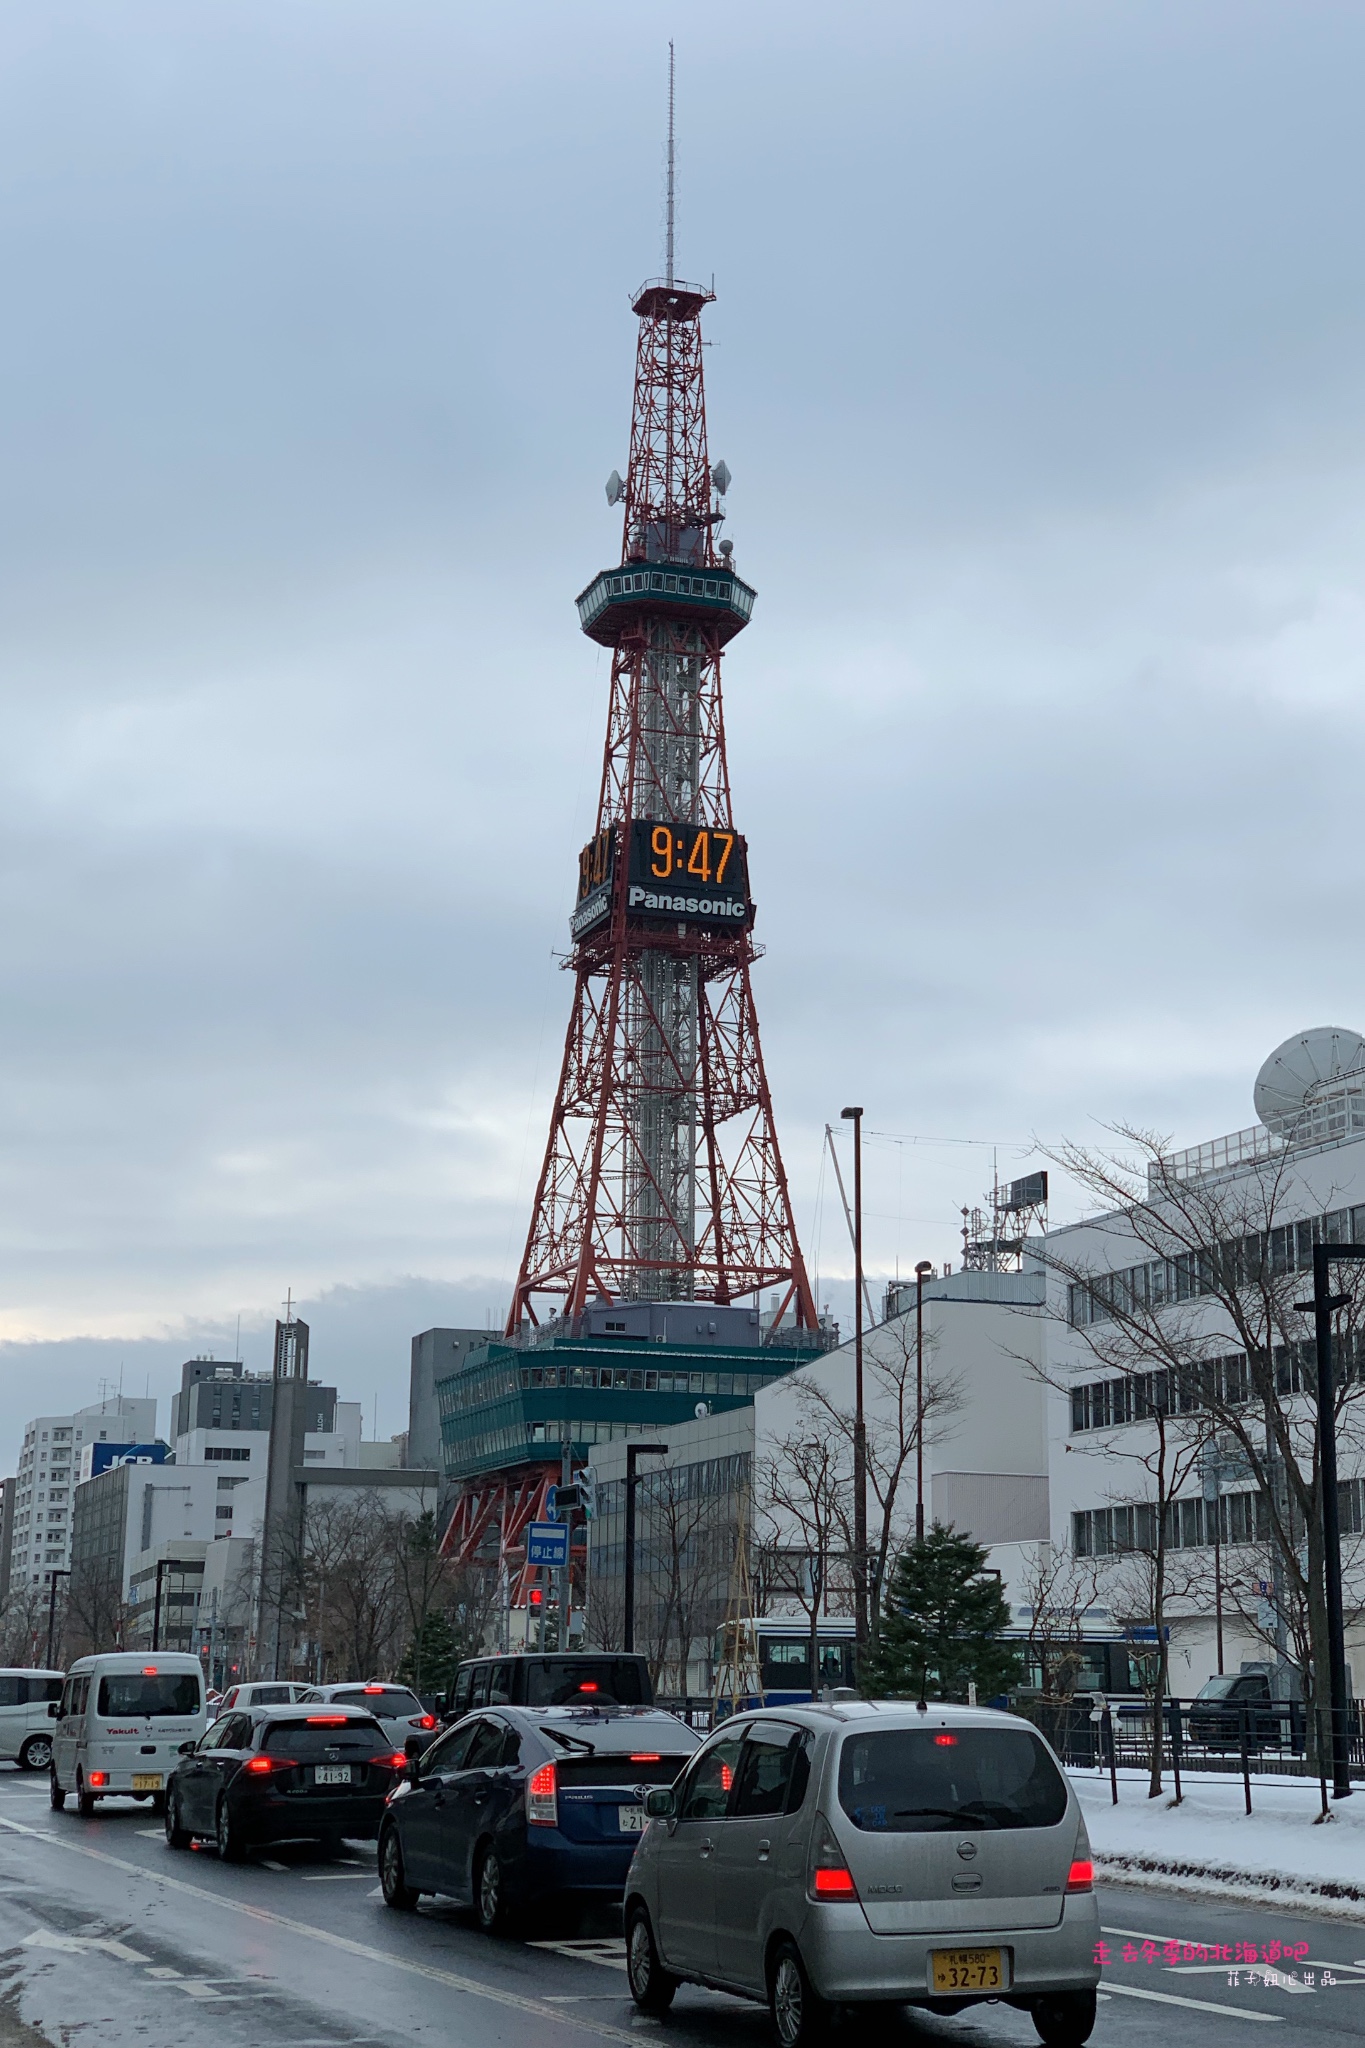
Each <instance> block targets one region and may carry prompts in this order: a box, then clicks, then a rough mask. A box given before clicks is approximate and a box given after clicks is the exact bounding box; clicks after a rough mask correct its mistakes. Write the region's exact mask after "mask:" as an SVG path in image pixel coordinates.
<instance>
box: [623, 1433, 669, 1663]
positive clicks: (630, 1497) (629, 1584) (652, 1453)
mask: <svg viewBox="0 0 1365 2048" xmlns="http://www.w3.org/2000/svg"><path fill="white" fill-rule="evenodd" d="M667 1455H668V1445H667V1444H627V1445H626V1559H625V1564H626V1574H625V1577H626V1585H625V1606H626V1612H625V1623H624V1626H623V1628H622V1630H621V1636H622V1644H621V1647H622V1648H623V1649H626V1650H633V1649H634V1648H635V1488H636V1485H637V1483H638V1474H637V1473H636V1470H635V1463H636V1460H637V1459H638V1458H663V1457H666V1456H667Z"/></svg>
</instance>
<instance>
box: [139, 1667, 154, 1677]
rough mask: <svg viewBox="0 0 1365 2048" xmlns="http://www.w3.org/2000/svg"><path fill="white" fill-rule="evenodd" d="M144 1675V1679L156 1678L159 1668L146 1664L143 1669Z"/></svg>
mask: <svg viewBox="0 0 1365 2048" xmlns="http://www.w3.org/2000/svg"><path fill="white" fill-rule="evenodd" d="M142 1675H143V1677H144V1678H155V1677H156V1675H157V1667H156V1665H155V1664H144V1665H143V1667H142Z"/></svg>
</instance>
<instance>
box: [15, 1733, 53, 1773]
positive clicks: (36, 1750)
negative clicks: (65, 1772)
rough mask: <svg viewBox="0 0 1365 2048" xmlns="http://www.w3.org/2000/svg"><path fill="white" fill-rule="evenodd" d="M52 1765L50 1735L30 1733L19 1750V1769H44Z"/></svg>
mask: <svg viewBox="0 0 1365 2048" xmlns="http://www.w3.org/2000/svg"><path fill="white" fill-rule="evenodd" d="M51 1765H52V1737H51V1736H50V1735H30V1736H29V1738H28V1741H27V1742H26V1743H25V1744H24V1746H23V1748H22V1749H21V1750H20V1752H19V1768H20V1770H21V1771H46V1770H49V1769H50V1768H51Z"/></svg>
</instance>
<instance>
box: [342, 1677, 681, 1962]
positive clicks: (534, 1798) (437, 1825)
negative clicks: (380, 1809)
mask: <svg viewBox="0 0 1365 2048" xmlns="http://www.w3.org/2000/svg"><path fill="white" fill-rule="evenodd" d="M697 1743H698V1737H697V1736H696V1735H694V1734H693V1732H692V1730H691V1729H690V1728H688V1727H687V1726H686V1725H685V1723H684V1722H682V1721H679V1720H678V1719H677V1718H676V1716H674V1715H672V1714H666V1713H663V1712H662V1711H660V1710H659V1709H658V1708H655V1707H619V1706H614V1705H609V1704H607V1703H605V1702H604V1703H602V1704H600V1705H588V1706H565V1707H496V1708H489V1709H486V1710H485V1711H483V1712H481V1713H476V1714H469V1715H466V1717H465V1718H464V1720H462V1721H459V1722H457V1723H456V1725H455V1726H454V1727H453V1728H450V1729H447V1731H446V1732H445V1734H443V1735H442V1736H441V1737H440V1739H439V1740H438V1741H437V1742H434V1743H433V1744H432V1746H431V1748H430V1749H428V1750H427V1752H426V1754H425V1755H424V1756H422V1757H419V1758H417V1759H416V1760H415V1761H414V1762H413V1763H412V1764H411V1765H410V1766H409V1769H408V1772H407V1774H406V1777H405V1780H404V1782H403V1783H402V1784H400V1785H398V1786H397V1787H396V1788H395V1789H394V1791H393V1792H392V1793H391V1794H390V1797H389V1800H388V1804H387V1806H386V1808H385V1812H384V1818H383V1820H382V1822H381V1824H380V1829H379V1882H380V1885H381V1887H382V1889H383V1893H384V1899H385V1903H386V1904H387V1905H390V1906H392V1907H394V1908H395V1909H396V1910H398V1911H403V1912H407V1911H411V1909H412V1908H413V1907H414V1906H415V1905H416V1904H417V1901H418V1899H419V1897H420V1896H421V1895H422V1893H423V1892H440V1893H442V1894H443V1895H444V1896H446V1897H448V1898H452V1899H456V1900H458V1901H459V1902H460V1903H461V1904H462V1905H470V1906H472V1907H473V1908H474V1912H475V1915H476V1917H477V1919H478V1922H479V1925H480V1926H481V1927H482V1928H483V1929H484V1931H485V1933H487V1934H498V1933H501V1932H503V1931H505V1929H506V1928H507V1927H508V1925H509V1924H510V1922H511V1921H512V1920H513V1919H514V1918H517V1917H519V1916H520V1914H521V1913H522V1912H523V1910H524V1909H525V1908H527V1907H529V1906H532V1905H534V1904H535V1902H536V1901H537V1900H543V1899H548V1898H552V1897H557V1896H561V1895H563V1894H565V1893H570V1892H573V1893H588V1894H593V1895H595V1896H596V1897H598V1898H613V1897H614V1898H620V1897H621V1895H622V1892H623V1890H624V1887H625V1881H626V1872H627V1871H628V1870H629V1868H630V1859H631V1857H632V1856H633V1854H634V1853H635V1845H636V1843H637V1841H638V1840H639V1838H640V1835H641V1834H642V1833H643V1831H644V1826H645V1794H646V1793H647V1792H648V1791H649V1790H650V1789H651V1788H652V1787H654V1786H656V1785H671V1784H672V1783H673V1780H674V1779H675V1778H676V1777H677V1775H678V1773H679V1772H680V1771H681V1769H682V1768H683V1765H684V1764H685V1763H686V1762H687V1759H688V1758H689V1757H690V1756H691V1755H692V1753H693V1751H694V1750H695V1749H696V1747H697Z"/></svg>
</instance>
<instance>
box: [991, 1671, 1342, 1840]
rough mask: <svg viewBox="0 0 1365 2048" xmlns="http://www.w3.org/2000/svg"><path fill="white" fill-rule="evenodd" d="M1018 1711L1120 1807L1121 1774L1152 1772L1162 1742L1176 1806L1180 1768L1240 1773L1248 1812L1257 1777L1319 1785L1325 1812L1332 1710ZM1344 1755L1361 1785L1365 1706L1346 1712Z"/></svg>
mask: <svg viewBox="0 0 1365 2048" xmlns="http://www.w3.org/2000/svg"><path fill="white" fill-rule="evenodd" d="M1020 1711H1022V1712H1023V1713H1025V1714H1026V1715H1027V1718H1028V1719H1029V1720H1031V1721H1032V1722H1033V1723H1034V1725H1035V1727H1037V1728H1038V1729H1040V1730H1041V1732H1042V1733H1043V1734H1044V1735H1046V1737H1047V1739H1048V1741H1049V1742H1050V1743H1051V1744H1052V1746H1053V1748H1054V1749H1055V1750H1056V1751H1057V1754H1058V1755H1059V1756H1060V1757H1061V1759H1062V1761H1063V1763H1065V1764H1067V1765H1068V1766H1070V1767H1071V1768H1072V1769H1080V1770H1084V1769H1093V1770H1097V1771H1107V1772H1108V1773H1109V1781H1110V1789H1111V1794H1112V1797H1113V1800H1114V1803H1115V1804H1116V1805H1117V1803H1118V1796H1119V1793H1118V1772H1119V1770H1120V1768H1123V1769H1133V1768H1136V1769H1141V1770H1146V1769H1148V1768H1150V1765H1151V1760H1152V1750H1153V1746H1154V1743H1155V1742H1156V1741H1157V1740H1158V1739H1159V1742H1160V1749H1161V1763H1162V1767H1163V1769H1169V1771H1170V1773H1171V1777H1172V1780H1173V1782H1174V1786H1175V1794H1176V1797H1177V1799H1179V1798H1180V1797H1181V1796H1182V1795H1181V1786H1180V1778H1181V1773H1182V1771H1191V1770H1198V1771H1209V1772H1225V1773H1227V1774H1228V1775H1229V1776H1237V1775H1240V1777H1241V1779H1242V1784H1243V1791H1244V1797H1245V1804H1246V1810H1247V1812H1248V1813H1250V1812H1251V1781H1252V1779H1253V1777H1261V1778H1266V1777H1279V1778H1310V1779H1311V1778H1316V1779H1317V1780H1318V1784H1319V1787H1320V1790H1321V1794H1322V1809H1323V1812H1324V1813H1325V1812H1326V1811H1327V1773H1328V1770H1329V1769H1330V1757H1331V1725H1332V1715H1331V1709H1330V1708H1326V1707H1324V1708H1320V1709H1317V1710H1314V1709H1313V1708H1310V1707H1307V1706H1305V1705H1304V1704H1303V1703H1302V1702H1301V1701H1298V1700H1209V1699H1177V1698H1173V1697H1168V1698H1166V1699H1164V1700H1163V1701H1162V1702H1161V1704H1160V1710H1159V1711H1158V1708H1157V1706H1156V1703H1155V1702H1153V1701H1150V1700H1147V1699H1144V1698H1141V1697H1131V1696H1120V1697H1111V1698H1108V1699H1097V1698H1088V1699H1086V1700H1085V1701H1067V1702H1057V1703H1053V1702H1050V1701H1047V1700H1032V1701H1030V1702H1028V1703H1027V1705H1026V1706H1022V1707H1021V1709H1020ZM1312 1737H1316V1740H1313V1739H1310V1738H1312ZM1346 1750H1347V1756H1348V1759H1349V1763H1350V1773H1351V1776H1352V1777H1353V1778H1365V1701H1362V1700H1352V1701H1351V1703H1350V1705H1349V1707H1348V1708H1347V1709H1346Z"/></svg>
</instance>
